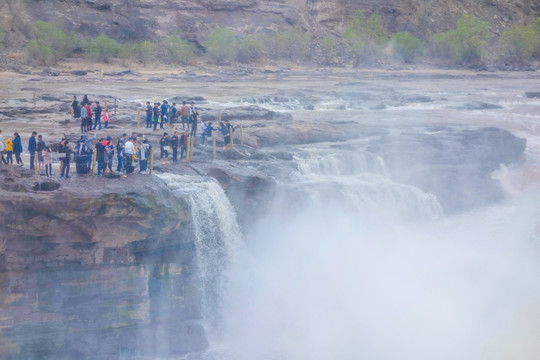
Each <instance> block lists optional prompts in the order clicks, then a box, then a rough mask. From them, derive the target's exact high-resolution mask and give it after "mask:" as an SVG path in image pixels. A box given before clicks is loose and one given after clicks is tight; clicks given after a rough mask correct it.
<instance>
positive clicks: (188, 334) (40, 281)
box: [0, 168, 207, 359]
mask: <svg viewBox="0 0 540 360" xmlns="http://www.w3.org/2000/svg"><path fill="white" fill-rule="evenodd" d="M1 175H2V179H3V181H2V186H1V187H0V213H1V214H2V219H3V220H2V221H3V226H2V227H0V288H1V289H2V291H1V292H0V328H2V329H3V332H2V333H0V358H2V359H60V358H62V359H63V358H66V359H90V358H91V359H96V358H99V359H118V356H119V355H122V356H127V357H130V356H132V355H137V356H140V355H144V356H150V357H156V356H166V355H169V354H183V353H186V352H192V351H197V350H201V349H203V348H205V347H206V346H207V341H206V337H205V333H204V331H203V328H202V326H201V325H200V323H199V320H200V317H201V315H200V294H199V288H198V284H197V277H196V273H197V272H196V268H197V257H196V254H195V248H194V244H193V238H194V236H193V228H192V225H191V215H190V211H189V206H188V203H187V202H186V201H185V200H184V199H181V198H177V197H175V196H174V194H173V193H172V192H171V191H170V190H169V189H168V188H167V186H166V185H165V184H164V182H163V181H161V180H160V179H158V178H153V179H152V180H151V181H145V182H137V181H136V180H135V179H127V180H126V181H122V182H118V181H109V182H108V184H107V185H106V186H105V188H99V187H96V186H95V184H94V185H92V184H89V183H88V182H87V181H85V179H75V178H74V179H73V181H72V182H70V183H62V185H61V187H60V189H58V187H59V184H58V183H55V182H42V183H41V185H40V186H39V187H35V185H34V184H33V183H32V182H31V181H28V180H27V179H29V178H30V179H31V175H30V174H29V173H28V174H26V173H25V172H24V171H22V172H17V171H12V169H6V168H3V169H2V174H1ZM88 180H92V179H88ZM132 180H133V181H132ZM36 190H37V191H36ZM97 344H99V346H98V345H97Z"/></svg>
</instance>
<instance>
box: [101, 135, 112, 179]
mask: <svg viewBox="0 0 540 360" xmlns="http://www.w3.org/2000/svg"><path fill="white" fill-rule="evenodd" d="M103 146H104V147H105V169H104V171H106V170H107V167H108V168H109V174H112V173H113V169H112V164H113V159H114V144H113V142H112V138H111V137H110V136H107V140H105V142H104V144H103Z"/></svg>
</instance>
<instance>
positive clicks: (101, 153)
mask: <svg viewBox="0 0 540 360" xmlns="http://www.w3.org/2000/svg"><path fill="white" fill-rule="evenodd" d="M104 141H105V139H103V138H101V139H99V140H98V142H97V143H96V145H95V148H96V162H97V176H102V174H103V168H104V167H105V146H103V142H104Z"/></svg>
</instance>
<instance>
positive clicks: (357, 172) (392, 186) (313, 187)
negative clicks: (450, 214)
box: [292, 150, 443, 220]
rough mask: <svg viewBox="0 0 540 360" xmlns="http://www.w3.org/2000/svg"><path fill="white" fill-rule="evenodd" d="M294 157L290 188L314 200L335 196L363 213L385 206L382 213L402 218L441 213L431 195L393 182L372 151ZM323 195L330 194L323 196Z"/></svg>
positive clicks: (315, 152)
mask: <svg viewBox="0 0 540 360" xmlns="http://www.w3.org/2000/svg"><path fill="white" fill-rule="evenodd" d="M294 160H295V162H296V166H297V168H298V172H297V173H296V174H295V175H294V178H295V180H296V183H295V184H292V187H294V188H295V191H297V192H298V191H300V192H302V191H304V192H305V191H308V192H310V195H309V197H310V198H311V199H315V200H316V201H319V202H328V200H329V199H330V198H336V199H338V200H339V201H340V202H341V203H342V204H345V205H346V204H350V205H351V207H352V208H354V209H355V210H356V211H360V212H361V213H362V214H363V215H366V214H372V213H373V211H372V210H373V209H381V208H385V209H386V211H385V214H387V215H390V216H392V217H397V218H400V219H406V220H430V219H437V218H440V217H441V216H442V214H443V209H442V206H441V205H440V203H439V202H438V200H437V198H436V197H435V196H434V195H433V194H427V193H425V192H423V191H421V190H420V189H418V188H416V187H414V186H410V185H405V184H400V183H396V182H395V181H393V180H392V179H391V178H390V177H389V175H388V173H387V171H386V166H385V162H384V160H383V159H382V158H381V157H380V156H377V155H375V154H372V153H369V152H365V151H361V150H355V151H335V150H333V151H332V152H330V153H329V152H328V151H326V152H321V151H320V150H310V151H308V152H307V154H305V153H304V154H302V155H296V156H295V157H294ZM321 190H323V191H321ZM321 194H323V195H322V197H321ZM324 194H330V195H328V196H327V197H326V198H325V196H324Z"/></svg>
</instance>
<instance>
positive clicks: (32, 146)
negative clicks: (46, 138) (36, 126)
mask: <svg viewBox="0 0 540 360" xmlns="http://www.w3.org/2000/svg"><path fill="white" fill-rule="evenodd" d="M36 135H37V132H35V131H32V136H30V139H28V152H29V153H30V170H34V165H35V162H36V149H37V141H36Z"/></svg>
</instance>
